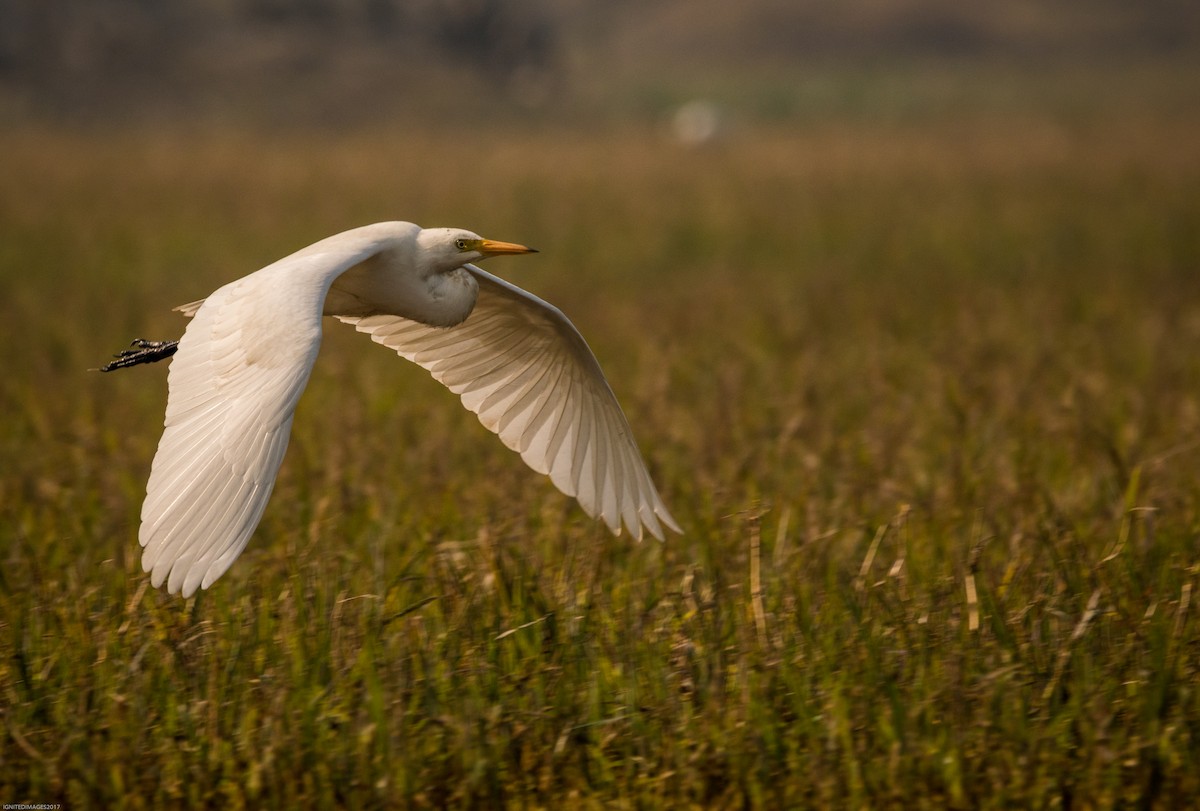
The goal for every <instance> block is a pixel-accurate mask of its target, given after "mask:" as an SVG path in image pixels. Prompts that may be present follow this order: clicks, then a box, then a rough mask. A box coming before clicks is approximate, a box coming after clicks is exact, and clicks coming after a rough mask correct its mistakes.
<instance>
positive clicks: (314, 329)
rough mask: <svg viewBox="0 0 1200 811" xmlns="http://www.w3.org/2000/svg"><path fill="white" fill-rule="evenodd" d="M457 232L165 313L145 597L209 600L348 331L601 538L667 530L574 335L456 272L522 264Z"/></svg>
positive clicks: (369, 251) (395, 238)
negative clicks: (149, 589)
mask: <svg viewBox="0 0 1200 811" xmlns="http://www.w3.org/2000/svg"><path fill="white" fill-rule="evenodd" d="M529 252H531V250H530V249H529V248H525V247H524V246H521V245H514V244H512V243H505V242H495V241H492V240H487V239H483V238H481V237H479V236H478V235H476V234H473V233H471V232H469V231H463V230H459V229H447V228H435V229H422V228H420V227H418V226H416V225H413V224H412V223H404V222H387V223H377V224H375V225H368V226H364V227H362V228H355V229H353V230H351V231H346V232H344V233H341V234H337V235H335V236H332V237H329V238H327V239H324V240H321V241H320V242H317V243H315V244H313V245H310V246H309V247H307V248H304V249H303V250H301V251H298V252H296V253H294V254H292V255H291V256H288V257H285V258H283V259H280V260H279V261H278V262H275V263H273V264H271V265H268V266H267V267H265V268H263V269H262V270H259V271H257V272H256V273H252V274H250V275H249V276H246V277H245V278H242V279H239V280H237V281H235V282H232V283H230V284H227V285H225V286H224V287H222V288H220V289H219V290H217V291H216V292H214V293H213V294H212V295H211V296H209V297H208V298H207V299H205V300H204V301H199V302H194V303H192V304H188V305H185V306H183V307H180V308H179V309H180V310H181V311H183V312H184V313H185V314H187V315H191V316H194V317H193V319H192V321H191V323H190V324H189V325H188V328H187V330H186V331H185V333H184V335H183V337H182V338H181V339H180V341H179V347H178V351H177V353H176V355H175V357H174V359H173V361H172V362H171V370H170V374H169V375H168V383H169V389H170V391H169V395H168V398H167V415H166V423H165V425H166V428H165V430H164V432H163V437H162V440H161V441H160V442H159V446H158V452H157V453H156V454H155V457H154V463H153V465H152V467H151V471H150V481H149V483H148V484H147V486H146V501H145V504H144V505H143V506H142V526H141V530H140V532H139V541H140V542H141V545H142V546H143V547H145V552H144V553H143V556H142V566H143V568H144V569H145V570H146V571H148V572H150V573H151V582H152V583H153V584H154V586H156V587H157V586H160V585H162V583H163V582H164V581H165V582H166V583H167V589H168V591H170V592H171V593H176V592H180V591H182V593H183V595H184V596H185V597H187V596H191V595H192V594H193V593H194V592H195V591H196V589H197V588H208V587H209V586H210V585H212V583H213V581H215V580H216V579H217V578H219V577H220V576H221V575H222V574H224V573H225V571H226V570H227V569H228V568H229V566H230V565H231V564H232V563H233V561H234V560H235V559H236V558H237V556H238V555H239V554H240V553H241V551H242V550H243V549H244V548H245V546H246V542H247V541H248V540H249V538H250V536H251V534H252V533H253V532H254V529H255V527H256V526H258V522H259V519H260V518H261V517H262V514H263V510H264V509H265V507H266V504H267V500H268V499H269V498H270V495H271V489H272V487H273V486H274V483H275V476H276V474H277V473H278V471H279V465H280V463H281V462H282V460H283V454H284V451H285V450H286V449H287V443H288V435H289V433H290V431H291V426H292V415H293V413H294V412H295V408H296V403H297V401H298V400H299V399H300V394H301V392H302V391H303V390H304V386H305V384H306V383H307V382H308V376H309V373H310V372H311V370H312V366H313V362H314V361H315V359H316V356H317V351H318V349H319V347H320V343H321V316H322V315H331V316H335V317H337V318H338V319H340V320H342V321H344V322H346V323H348V324H353V325H354V326H355V328H356V329H358V330H359V331H361V332H365V333H367V334H369V335H370V336H371V338H372V340H374V341H376V342H377V343H380V344H383V345H384V346H386V347H388V348H390V349H393V350H395V351H396V352H397V353H398V354H400V356H402V357H404V358H407V359H408V360H411V361H412V362H414V363H416V364H418V365H420V366H422V367H423V368H425V369H427V370H429V372H430V373H431V374H432V375H433V377H434V378H435V379H436V380H438V381H440V382H441V383H443V384H444V385H446V387H447V388H449V389H450V390H451V391H453V392H454V393H455V394H457V395H459V396H460V397H461V398H462V402H463V405H464V406H466V407H467V408H468V409H469V410H471V411H473V412H474V413H475V414H477V415H478V417H479V420H480V422H482V423H483V425H484V426H485V427H486V428H487V429H488V430H490V431H492V432H494V433H495V434H497V435H498V436H499V437H500V439H501V441H502V442H504V444H505V445H507V446H508V447H509V448H511V449H512V450H514V451H516V452H517V453H519V454H520V455H521V458H522V459H524V460H525V462H526V463H527V464H528V465H529V466H530V467H532V468H533V469H534V470H536V471H537V472H539V473H545V474H548V475H549V476H550V479H551V481H553V482H554V485H555V486H556V487H558V489H559V490H561V491H563V492H564V493H566V494H567V495H570V496H575V497H576V498H577V499H578V500H579V503H580V505H581V506H582V507H583V509H584V511H585V512H587V514H588V515H590V516H593V517H599V518H600V519H602V520H603V521H604V523H605V524H607V525H608V527H609V529H611V530H612V531H613V532H614V533H618V534H619V533H620V532H621V527H622V525H624V527H625V528H626V529H628V530H629V531H630V532H631V533H632V534H633V536H634V537H636V538H638V539H639V540H640V539H641V538H642V536H643V531H644V530H648V531H649V532H650V533H651V534H652V535H654V536H655V537H657V538H659V539H661V538H662V537H663V529H662V528H663V526H666V527H668V528H669V529H672V530H674V531H675V532H679V531H680V529H679V526H678V524H676V522H675V520H674V519H673V518H672V517H671V514H670V513H669V512H668V511H667V508H666V506H665V505H664V504H663V502H662V499H661V498H660V497H659V495H658V492H657V491H656V490H655V488H654V484H653V482H651V480H650V475H649V473H648V472H647V470H646V466H645V463H644V462H643V461H642V457H641V454H640V453H639V452H638V449H637V445H636V444H635V443H634V440H633V434H632V431H631V430H630V428H629V423H628V422H627V421H626V419H625V415H624V414H623V413H622V412H621V407H620V406H619V405H618V404H617V399H616V397H615V396H614V395H613V392H612V389H611V388H609V385H608V382H607V381H606V380H605V379H604V374H603V372H602V371H601V370H600V366H599V364H598V363H597V362H596V358H595V356H594V355H593V354H592V352H591V350H590V349H589V348H588V346H587V343H585V342H584V340H583V337H582V336H581V335H580V334H579V332H578V330H576V329H575V327H574V325H572V324H571V322H570V321H569V320H567V318H566V316H564V315H563V314H562V312H560V311H559V310H558V309H557V308H555V307H553V306H551V305H550V304H547V303H546V302H545V301H542V300H541V299H539V298H538V297H536V296H534V295H532V294H530V293H527V292H526V291H524V290H522V289H520V288H519V287H516V286H514V285H511V284H509V283H508V282H506V281H504V280H503V279H499V278H497V277H495V276H493V275H491V274H490V273H487V272H486V271H483V270H481V269H480V268H478V267H476V266H475V265H473V264H470V262H472V261H478V260H480V259H485V258H487V257H489V256H495V255H499V254H517V253H529Z"/></svg>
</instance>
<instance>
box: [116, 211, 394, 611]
mask: <svg viewBox="0 0 1200 811" xmlns="http://www.w3.org/2000/svg"><path fill="white" fill-rule="evenodd" d="M413 228H415V226H410V225H409V224H406V223H391V224H389V223H384V224H380V225H376V226H367V227H365V228H362V229H356V230H355V231H349V232H346V233H344V234H339V235H336V236H334V237H331V238H329V239H327V240H323V241H321V242H318V243H315V244H314V245H311V246H309V247H307V248H305V249H303V250H301V251H298V252H297V253H295V254H292V255H291V256H288V257H285V258H283V259H281V260H279V261H278V262H276V263H274V264H272V265H268V266H267V267H265V268H263V269H262V270H260V271H257V272H256V273H252V274H250V275H249V276H246V277H245V278H242V279H239V280H237V281H235V282H232V283H230V284H227V285H225V286H224V287H222V288H221V289H219V290H217V291H216V292H215V293H213V294H212V295H211V296H209V297H208V298H207V299H205V300H203V301H198V302H193V303H192V304H188V305H185V306H184V307H183V308H180V309H181V310H182V311H183V312H184V313H185V314H187V315H191V316H193V318H192V321H191V323H190V324H189V325H188V328H187V330H186V331H185V332H184V335H183V338H182V339H181V340H180V342H179V348H178V351H177V352H176V353H175V356H174V358H173V359H172V361H171V370H170V373H169V375H168V378H167V380H168V385H169V394H168V397H167V413H166V420H165V424H164V431H163V436H162V440H161V441H160V442H159V445H158V451H157V453H156V454H155V456H154V462H153V464H152V465H151V468H150V481H149V483H148V484H147V485H146V500H145V502H144V503H143V504H142V524H141V528H140V530H139V532H138V540H139V542H140V543H141V545H142V546H143V547H144V551H143V554H142V568H143V569H145V570H146V571H148V572H150V573H151V576H150V582H151V583H153V584H154V586H155V587H158V586H161V585H162V584H163V583H164V582H165V583H166V584H167V589H168V591H170V592H171V593H176V592H180V591H182V593H183V595H184V596H185V597H188V596H191V595H192V594H193V593H194V592H195V591H196V589H198V588H208V587H209V586H210V585H211V584H212V583H213V581H215V580H216V579H217V578H218V577H220V576H221V575H222V574H224V573H225V571H226V570H227V569H228V568H229V566H230V565H231V564H232V563H233V561H234V560H235V559H236V558H237V556H238V555H239V554H241V552H242V550H243V549H245V547H246V544H247V542H248V541H249V540H250V536H251V535H252V534H253V533H254V530H255V528H256V527H257V526H258V522H259V520H260V519H261V518H262V514H263V511H264V510H265V509H266V505H267V501H268V499H269V498H270V496H271V490H272V489H273V488H274V485H275V477H276V474H277V473H278V471H279V466H280V464H281V463H282V461H283V456H284V452H285V451H286V450H287V444H288V436H289V434H290V433H291V426H292V414H293V413H294V411H295V408H296V402H297V401H298V400H299V398H300V394H301V392H302V391H303V390H304V386H305V385H306V383H307V382H308V376H309V373H310V372H311V370H312V365H313V361H314V360H315V358H316V355H317V350H318V348H319V346H320V341H321V315H322V307H323V304H324V300H325V296H326V292H327V291H328V289H329V286H330V285H331V284H332V283H333V281H334V279H336V278H337V277H338V276H339V275H340V274H341V273H343V272H344V271H346V270H347V269H348V268H350V267H353V266H354V265H356V264H358V263H360V262H362V261H363V260H365V259H367V258H369V257H371V256H374V255H375V254H376V253H378V252H379V251H380V250H381V249H383V248H384V247H386V246H387V245H388V244H389V242H388V240H389V239H391V238H392V237H393V236H395V235H397V234H402V233H406V232H408V231H410V230H411V229H413Z"/></svg>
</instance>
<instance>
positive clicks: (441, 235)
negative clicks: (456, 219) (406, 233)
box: [417, 228, 537, 272]
mask: <svg viewBox="0 0 1200 811" xmlns="http://www.w3.org/2000/svg"><path fill="white" fill-rule="evenodd" d="M417 240H418V244H419V245H420V248H421V250H422V252H423V253H424V254H425V255H426V257H427V258H428V260H429V264H430V265H431V266H432V267H433V268H434V269H435V270H441V271H442V272H446V271H450V270H454V269H455V268H460V267H462V266H463V265H465V264H467V263H468V262H480V261H482V260H484V259H487V258H488V257H491V256H500V255H503V254H521V253H537V251H536V250H535V249H533V248H527V247H525V246H524V245H518V244H516V243H515V242H499V241H497V240H494V239H484V238H483V237H481V236H479V234H476V233H473V232H471V231H464V230H463V229H461V228H426V229H423V230H422V231H421V233H420V236H419V237H418V238H417Z"/></svg>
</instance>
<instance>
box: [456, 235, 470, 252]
mask: <svg viewBox="0 0 1200 811" xmlns="http://www.w3.org/2000/svg"><path fill="white" fill-rule="evenodd" d="M454 247H456V248H458V249H459V250H460V251H465V250H466V249H467V241H466V240H465V239H461V238H460V239H456V240H454Z"/></svg>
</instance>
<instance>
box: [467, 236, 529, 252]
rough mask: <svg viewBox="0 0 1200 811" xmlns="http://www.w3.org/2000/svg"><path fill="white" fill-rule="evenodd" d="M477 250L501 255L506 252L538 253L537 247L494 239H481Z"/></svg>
mask: <svg viewBox="0 0 1200 811" xmlns="http://www.w3.org/2000/svg"><path fill="white" fill-rule="evenodd" d="M476 250H477V251H479V252H480V253H481V254H483V255H484V256H499V255H501V254H506V253H537V249H535V248H527V247H525V246H524V245H518V244H517V243H515V242H497V241H496V240H494V239H481V240H479V247H478V248H476Z"/></svg>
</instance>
